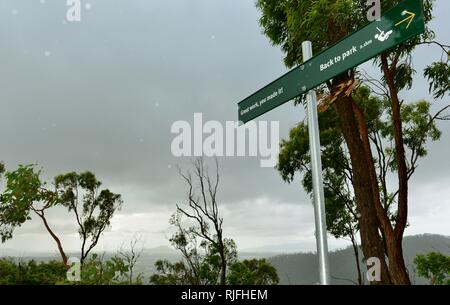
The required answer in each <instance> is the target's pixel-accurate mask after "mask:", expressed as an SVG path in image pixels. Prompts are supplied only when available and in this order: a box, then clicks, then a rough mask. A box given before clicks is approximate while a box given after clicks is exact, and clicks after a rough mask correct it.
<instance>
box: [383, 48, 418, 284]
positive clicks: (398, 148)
mask: <svg viewBox="0 0 450 305" xmlns="http://www.w3.org/2000/svg"><path fill="white" fill-rule="evenodd" d="M381 65H382V69H383V74H384V78H385V80H386V83H387V85H388V88H389V95H390V101H391V108H392V123H393V127H394V141H395V157H396V162H397V176H398V187H399V189H398V200H397V201H398V207H397V217H396V223H395V229H394V234H393V235H394V236H393V238H392V239H391V240H388V241H387V253H388V258H389V268H390V269H391V275H392V277H393V280H394V282H395V283H396V284H403V285H410V284H411V281H410V279H409V276H408V272H407V269H406V264H405V261H404V258H403V249H402V240H403V233H404V231H405V228H406V223H407V218H408V168H407V166H406V158H405V147H404V143H403V129H402V120H401V108H400V100H399V97H398V90H397V88H396V86H395V82H394V75H395V68H396V67H395V64H394V66H393V67H392V68H389V64H388V60H387V56H386V55H385V54H382V55H381Z"/></svg>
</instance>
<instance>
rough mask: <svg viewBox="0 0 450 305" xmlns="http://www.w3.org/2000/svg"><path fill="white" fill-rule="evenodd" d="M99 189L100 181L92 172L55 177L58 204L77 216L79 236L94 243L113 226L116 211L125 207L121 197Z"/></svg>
mask: <svg viewBox="0 0 450 305" xmlns="http://www.w3.org/2000/svg"><path fill="white" fill-rule="evenodd" d="M100 186H101V182H100V181H98V180H97V178H96V177H95V175H94V174H93V173H91V172H84V173H81V174H77V173H75V172H71V173H67V174H64V175H59V176H57V177H55V187H56V189H57V192H58V195H59V203H60V204H61V205H63V206H64V207H66V208H67V209H68V211H69V212H71V211H73V212H74V213H75V216H76V218H77V222H78V224H79V234H80V237H81V238H84V239H90V240H91V242H92V243H94V242H96V240H97V239H98V236H99V235H100V234H101V233H102V232H103V231H104V230H105V228H107V227H108V226H109V225H110V223H111V218H112V216H113V214H114V212H115V211H116V210H118V209H120V207H121V204H122V199H121V196H120V195H119V194H114V193H112V192H111V191H109V190H108V189H103V190H100ZM80 201H81V202H80ZM80 204H81V207H82V208H81V209H80V210H79V205H80Z"/></svg>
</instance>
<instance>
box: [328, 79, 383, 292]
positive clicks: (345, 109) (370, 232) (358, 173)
mask: <svg viewBox="0 0 450 305" xmlns="http://www.w3.org/2000/svg"><path fill="white" fill-rule="evenodd" d="M339 83H340V82H339ZM353 102H354V101H353V99H352V98H351V97H346V96H340V97H339V98H338V99H337V100H336V102H335V103H334V107H335V109H336V111H337V113H338V114H339V117H340V124H341V130H342V133H343V135H344V138H345V141H346V143H347V147H348V150H349V154H350V161H351V165H352V171H353V181H352V184H353V188H354V190H355V198H356V205H357V210H358V213H359V216H360V217H359V231H360V236H361V246H362V250H363V253H364V257H365V259H366V260H367V259H368V258H370V257H376V258H378V259H379V260H380V262H381V281H380V282H373V283H372V284H391V280H390V275H389V270H388V267H387V264H386V260H385V251H384V245H383V241H382V239H381V236H380V234H379V231H378V226H379V223H378V218H377V216H376V210H375V204H374V196H373V191H372V179H371V175H370V173H369V171H368V170H367V168H368V166H374V165H373V163H370V164H368V162H367V158H366V151H365V149H364V144H363V143H362V140H361V137H360V134H359V128H358V122H357V120H356V118H355V115H354V112H353V107H352V103H353Z"/></svg>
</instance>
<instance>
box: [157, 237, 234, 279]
mask: <svg viewBox="0 0 450 305" xmlns="http://www.w3.org/2000/svg"><path fill="white" fill-rule="evenodd" d="M170 241H171V242H172V245H173V246H174V247H175V248H176V249H178V250H180V251H181V253H182V255H183V259H182V260H181V261H178V262H175V263H171V262H169V261H167V260H159V261H157V262H156V263H155V267H156V272H157V273H155V274H153V275H152V276H151V277H150V282H151V283H152V284H155V285H218V284H219V275H220V271H221V258H220V254H219V251H218V249H217V247H216V246H215V245H214V244H213V243H211V242H208V241H202V242H200V243H198V241H197V239H196V238H195V237H194V236H193V235H192V234H189V233H188V234H186V232H177V233H175V234H174V236H173V237H172V238H171V239H170ZM224 245H225V255H226V261H227V265H228V267H230V266H232V264H233V263H235V262H236V260H237V251H236V244H235V243H234V241H233V240H232V239H224Z"/></svg>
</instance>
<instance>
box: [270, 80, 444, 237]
mask: <svg viewBox="0 0 450 305" xmlns="http://www.w3.org/2000/svg"><path fill="white" fill-rule="evenodd" d="M353 96H354V98H355V100H356V101H357V103H358V105H359V106H360V107H361V108H362V110H363V111H364V114H365V117H366V124H367V128H368V132H369V135H370V139H371V141H372V145H373V147H374V149H375V151H376V158H375V159H374V164H375V167H376V169H377V172H378V174H379V181H380V189H381V197H382V201H383V203H384V204H385V206H386V207H388V206H391V205H392V203H393V201H394V200H395V195H394V194H395V190H392V191H389V190H388V189H387V185H386V180H385V179H386V174H387V172H388V171H395V170H396V164H397V163H396V162H395V152H394V151H393V150H392V149H391V147H392V146H393V143H394V142H393V141H394V129H393V126H392V119H391V111H390V103H389V101H388V100H386V99H384V100H383V99H380V98H378V97H377V96H373V95H371V91H370V89H369V88H367V87H365V86H361V87H359V88H357V90H356V91H355V92H354V93H353ZM430 106H431V105H430V103H429V102H427V101H424V100H420V101H417V102H415V103H410V104H406V103H404V104H402V106H401V107H402V111H401V116H402V122H403V125H402V126H403V134H404V144H405V148H406V150H407V156H408V161H409V162H408V168H409V171H408V173H410V174H412V173H413V172H414V170H415V168H416V167H417V161H418V160H419V159H420V158H421V157H424V156H426V154H427V149H426V144H427V142H428V141H430V140H432V141H436V140H439V138H440V136H441V132H440V130H439V129H438V127H437V125H436V122H435V119H434V117H433V116H432V115H431V114H430ZM319 125H320V142H321V152H322V168H323V177H324V193H325V205H326V218H327V227H328V230H329V231H330V233H332V234H333V235H334V236H335V237H336V238H340V237H343V236H348V234H349V233H350V232H353V231H355V230H356V229H357V217H356V208H355V199H354V195H353V192H352V186H351V178H352V168H351V164H350V156H349V154H348V152H347V151H346V149H345V141H344V138H343V135H342V132H341V129H340V122H339V117H338V115H337V113H336V112H335V110H334V109H333V108H330V109H328V110H327V111H326V112H321V113H319ZM277 169H278V171H279V172H280V174H281V177H282V178H283V180H285V181H286V182H289V183H291V182H292V181H293V179H294V177H295V174H296V173H297V172H300V173H301V174H302V175H303V176H302V184H303V187H304V189H305V190H306V191H307V192H308V193H312V178H311V169H310V155H309V136H308V126H307V125H306V123H305V122H301V123H299V124H298V125H297V126H296V127H294V128H292V129H291V131H290V133H289V139H288V140H282V142H281V147H280V154H279V158H278V164H277Z"/></svg>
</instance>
